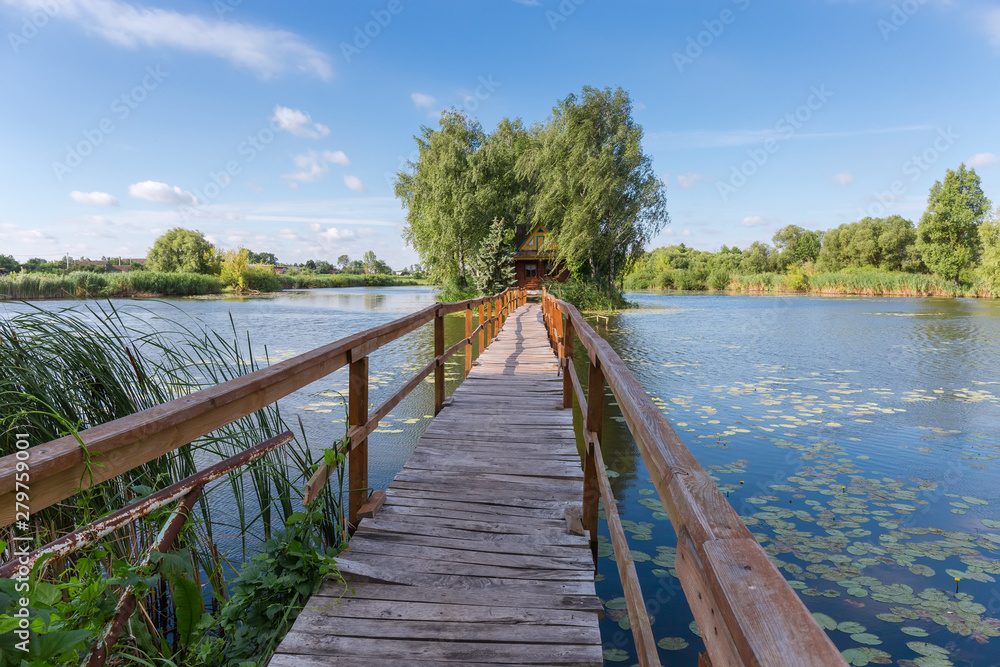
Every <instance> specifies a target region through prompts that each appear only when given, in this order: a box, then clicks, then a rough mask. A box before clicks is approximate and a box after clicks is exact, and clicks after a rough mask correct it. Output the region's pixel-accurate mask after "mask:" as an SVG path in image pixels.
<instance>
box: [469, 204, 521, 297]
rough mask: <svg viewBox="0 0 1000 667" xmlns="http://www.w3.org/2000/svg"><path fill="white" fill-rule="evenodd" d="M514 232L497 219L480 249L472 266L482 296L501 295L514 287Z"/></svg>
mask: <svg viewBox="0 0 1000 667" xmlns="http://www.w3.org/2000/svg"><path fill="white" fill-rule="evenodd" d="M513 236H514V230H513V229H512V228H510V227H509V226H505V225H504V221H503V220H502V219H499V218H498V219H496V220H494V221H493V224H492V225H491V226H490V232H489V234H487V236H486V238H485V239H484V240H483V243H482V245H480V247H479V253H478V254H477V255H476V259H475V261H474V262H473V264H472V270H473V277H474V280H475V283H476V287H477V288H478V289H479V292H480V293H481V294H499V293H500V292H502V291H504V290H505V289H507V288H508V287H512V286H513V285H514V283H515V280H514V247H513V243H512V241H513Z"/></svg>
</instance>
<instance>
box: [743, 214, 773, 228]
mask: <svg viewBox="0 0 1000 667" xmlns="http://www.w3.org/2000/svg"><path fill="white" fill-rule="evenodd" d="M767 223H768V220H767V218H762V217H760V216H759V215H750V216H747V217H745V218H743V220H741V221H740V226H741V227H761V226H763V225H766V224H767Z"/></svg>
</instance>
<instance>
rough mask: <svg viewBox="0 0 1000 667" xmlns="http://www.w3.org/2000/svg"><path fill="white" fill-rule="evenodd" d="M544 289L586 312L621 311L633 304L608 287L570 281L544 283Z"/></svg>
mask: <svg viewBox="0 0 1000 667" xmlns="http://www.w3.org/2000/svg"><path fill="white" fill-rule="evenodd" d="M542 285H543V287H544V288H545V289H546V290H547V291H548V292H549V293H551V294H552V295H553V296H555V297H556V298H557V299H562V300H563V301H566V302H568V303H571V304H573V305H574V306H576V307H577V308H579V309H580V310H584V311H603V310H621V309H622V308H628V307H629V306H630V305H631V304H630V303H629V302H628V301H627V300H626V299H625V297H624V296H623V295H622V293H621V292H620V291H619V290H617V289H615V288H609V287H608V286H607V285H603V284H598V283H588V282H579V281H574V280H570V281H568V282H565V283H560V282H556V281H554V280H544V281H542Z"/></svg>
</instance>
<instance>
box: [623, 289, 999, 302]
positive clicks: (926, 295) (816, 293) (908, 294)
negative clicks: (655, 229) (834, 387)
mask: <svg viewBox="0 0 1000 667" xmlns="http://www.w3.org/2000/svg"><path fill="white" fill-rule="evenodd" d="M625 294H663V295H666V294H674V295H676V296H695V295H700V294H714V295H725V296H768V295H774V296H812V297H834V296H853V297H864V298H890V297H891V298H899V299H983V300H991V299H997V298H1000V297H996V296H994V295H992V294H990V293H988V292H969V293H963V294H949V293H947V292H921V291H914V290H844V289H839V288H835V287H822V288H815V289H813V288H809V289H804V290H782V289H768V288H760V289H748V288H740V289H711V288H709V289H704V290H679V289H661V288H658V287H653V288H649V289H644V290H626V291H625Z"/></svg>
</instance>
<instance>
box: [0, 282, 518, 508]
mask: <svg viewBox="0 0 1000 667" xmlns="http://www.w3.org/2000/svg"><path fill="white" fill-rule="evenodd" d="M501 300H503V301H504V303H505V306H506V307H505V311H504V312H506V311H507V310H509V306H510V305H511V304H514V303H517V304H521V303H524V301H525V300H526V292H525V290H523V289H520V288H509V289H507V290H505V291H504V292H501V293H500V294H498V295H495V296H492V297H480V298H477V299H470V300H467V301H460V302H457V303H452V304H440V303H438V304H434V305H432V306H428V307H426V308H423V309H422V310H419V311H417V312H415V313H411V314H409V315H406V316H404V317H401V318H399V319H397V320H394V321H392V322H388V323H386V324H383V325H380V326H377V327H373V328H371V329H368V330H366V331H362V332H360V333H357V334H353V335H351V336H347V337H346V338H342V339H340V340H338V341H335V342H333V343H330V344H328V345H324V346H322V347H319V348H316V349H314V350H310V351H309V352H306V353H304V354H300V355H298V356H296V357H293V358H292V359H288V360H286V361H282V362H279V363H276V364H274V365H272V366H268V367H267V368H262V369H260V370H258V371H254V372H253V373H248V374H247V375H243V376H241V377H238V378H235V379H233V380H230V381H228V382H224V383H222V384H219V385H214V386H212V387H208V388H206V389H202V390H200V391H197V392H194V393H192V394H189V395H187V396H183V397H181V398H178V399H175V400H173V401H169V402H167V403H163V404H161V405H157V406H154V407H152V408H149V409H147V410H143V411H142V412H137V413H135V414H133V415H129V416H127V417H122V418H121V419H116V420H114V421H110V422H106V423H104V424H100V425H97V426H93V427H91V428H88V429H86V430H84V431H81V432H79V433H78V434H76V435H70V436H66V437H63V438H58V439H56V440H52V441H50V442H46V443H43V444H40V445H35V446H34V447H31V448H29V449H28V450H27V451H28V455H29V457H30V460H31V508H32V512H38V511H39V510H41V509H44V508H46V507H49V506H51V505H54V504H55V503H57V502H60V501H62V500H65V499H66V498H69V497H70V496H72V495H74V494H75V493H78V492H79V491H81V490H83V489H86V488H88V487H89V486H91V485H92V484H97V483H100V482H103V481H106V480H108V479H111V478H113V477H117V476H118V475H121V474H123V473H125V472H128V471H129V470H132V469H133V468H136V467H138V466H140V465H142V464H144V463H148V462H149V461H152V460H153V459H155V458H157V457H159V456H162V455H164V454H166V453H168V452H171V451H174V450H176V449H178V448H180V447H182V446H184V445H186V444H188V443H190V442H192V441H194V440H196V439H198V438H200V437H202V436H205V435H207V434H209V433H211V432H212V431H215V430H216V429H219V428H221V427H223V426H225V425H227V424H230V423H232V422H234V421H236V420H238V419H241V418H243V417H245V416H247V415H249V414H252V413H253V412H255V411H257V410H260V409H261V408H263V407H265V406H267V405H270V404H272V403H274V402H276V401H278V400H279V399H281V398H284V397H285V396H288V395H289V394H291V393H292V392H295V391H297V390H299V389H301V388H302V387H305V386H306V385H308V384H310V383H312V382H315V381H316V380H319V379H321V378H323V377H325V376H327V375H329V374H330V373H333V372H334V371H336V370H338V369H340V368H343V367H344V366H347V365H349V364H350V365H351V366H352V367H354V365H355V364H358V366H357V368H356V370H355V371H354V373H355V374H356V375H357V376H358V378H360V377H361V376H362V375H364V386H365V388H367V381H368V380H367V370H366V369H365V372H364V373H362V360H363V359H367V357H368V355H369V354H371V353H372V352H374V351H375V350H377V349H379V348H381V347H383V346H385V345H387V344H389V343H391V342H392V341H395V340H397V339H399V338H401V337H403V336H405V335H407V334H409V333H411V332H413V331H415V330H416V329H418V328H420V327H421V326H423V325H425V324H427V323H429V322H431V321H432V320H438V319H441V318H443V317H444V316H445V315H447V314H449V313H454V312H459V311H462V310H465V309H467V308H469V307H470V306H479V307H480V312H481V313H482V312H483V311H484V307H485V306H487V305H489V304H494V305H495V304H498V302H499V301H501ZM499 317H500V308H499V307H497V308H496V316H495V318H494V320H496V318H499ZM493 323H494V324H495V321H494V322H493ZM485 324H486V322H484V321H481V322H480V327H483V326H484V325H485ZM494 337H495V336H490V337H489V339H488V340H485V341H483V343H484V345H481V346H480V350H479V352H480V353H482V349H483V347H484V346H485V345H488V344H489V343H490V342H491V341H492V340H493V338H494ZM455 351H457V350H455ZM449 353H451V354H453V353H454V352H452V351H451V350H449ZM440 356H441V355H437V354H436V355H435V361H434V363H435V370H437V369H440V371H441V373H442V378H443V371H444V369H443V361H441V360H440V359H439V357H440ZM407 386H410V385H409V384H408V385H407ZM415 386H416V385H414V387H413V388H415ZM359 388H360V385H359ZM411 391H412V388H411ZM404 396H405V395H404ZM357 398H360V395H359V396H358V397H357ZM393 398H395V399H396V402H397V403H398V401H399V400H402V398H403V396H394V397H393ZM390 400H392V399H390ZM361 402H364V403H365V405H366V407H367V402H366V401H359V400H356V401H354V403H355V404H357V405H360V403H361ZM380 410H381V408H380ZM349 411H350V407H349ZM376 414H380V412H379V411H376ZM383 416H384V415H383ZM349 421H350V426H351V428H352V429H356V428H358V427H367V425H368V422H369V419H368V418H367V413H366V412H365V413H364V414H363V413H362V411H361V409H360V407H358V408H357V414H355V415H352V419H350V420H349ZM376 423H377V422H376ZM371 430H374V429H370V430H367V431H365V432H364V433H363V434H362V433H360V432H357V431H356V432H355V440H354V441H353V442H352V448H353V449H354V453H355V458H358V459H360V458H362V455H359V454H357V450H358V447H359V445H361V444H363V442H362V441H363V440H364V439H365V438H366V437H367V435H368V434H369V433H370V432H371ZM84 446H85V447H86V453H85V451H84ZM88 455H89V457H90V459H91V463H90V465H88V463H87V460H86V459H87V457H88ZM365 458H367V457H365ZM16 472H17V460H16V458H15V456H14V455H13V454H11V455H8V456H5V457H3V458H0V526H6V525H10V524H11V523H13V521H14V518H15V515H14V511H15V502H14V491H15V482H16ZM356 472H357V473H358V475H357V479H356V480H352V482H353V481H357V482H359V483H360V482H364V487H361V488H365V487H367V467H365V469H364V471H362V470H361V469H360V468H359V469H358V470H356ZM362 473H363V474H362ZM351 488H352V489H356V488H358V487H355V486H354V485H353V483H352V486H351Z"/></svg>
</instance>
